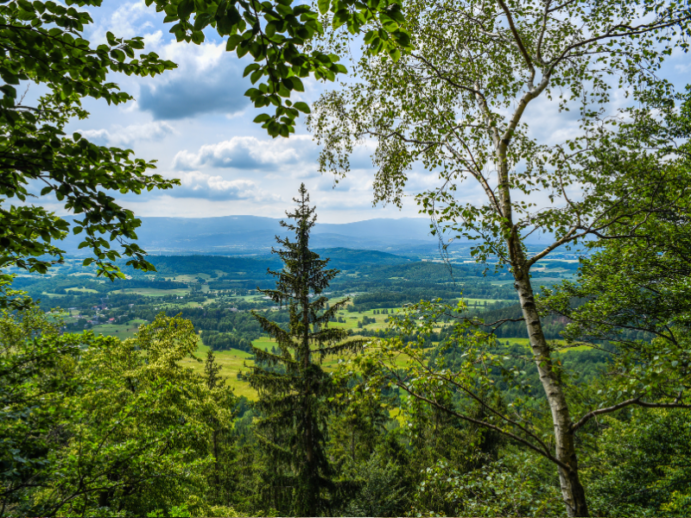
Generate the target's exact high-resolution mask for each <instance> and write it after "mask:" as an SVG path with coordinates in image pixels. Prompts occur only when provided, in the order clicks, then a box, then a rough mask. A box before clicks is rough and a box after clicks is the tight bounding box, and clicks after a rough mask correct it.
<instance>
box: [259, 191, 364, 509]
mask: <svg viewBox="0 0 691 518" xmlns="http://www.w3.org/2000/svg"><path fill="white" fill-rule="evenodd" d="M295 202H296V203H297V204H298V207H297V209H296V210H295V211H294V212H292V213H287V215H288V217H289V218H291V219H293V220H294V221H295V223H285V222H281V225H282V226H284V227H285V228H287V229H289V230H290V231H292V232H294V234H295V241H290V239H288V238H285V239H281V238H277V241H278V242H279V244H281V245H282V247H283V248H282V249H281V250H277V251H276V253H277V254H278V256H279V257H280V258H281V260H282V261H283V264H284V267H283V270H282V271H280V272H270V273H271V274H272V275H274V276H275V277H277V281H276V288H275V289H273V290H260V291H261V292H262V293H264V294H266V295H267V296H269V297H271V300H273V301H274V302H275V303H277V304H279V305H281V306H284V305H287V306H288V311H289V314H290V324H289V328H288V329H287V330H285V329H283V327H281V326H280V325H278V324H277V323H276V322H273V321H271V320H269V319H268V318H267V316H265V315H263V314H260V313H258V312H253V314H254V317H255V318H256V319H257V320H258V321H259V323H260V324H261V326H262V328H263V329H264V330H265V331H266V332H267V333H268V334H269V335H270V336H272V337H273V338H275V339H276V342H277V345H278V349H279V350H278V351H276V352H275V353H272V352H269V351H264V350H262V349H258V348H256V347H255V348H253V352H254V355H255V359H256V364H255V366H254V367H252V368H251V370H250V373H249V375H248V380H249V383H250V385H251V386H252V387H253V388H255V389H256V390H257V392H258V396H259V399H258V401H257V404H256V407H257V409H258V410H259V412H260V413H261V415H262V417H261V418H260V419H259V421H258V422H257V429H258V433H259V436H258V437H259V439H260V442H261V444H262V446H263V448H264V449H265V451H266V455H267V458H268V459H269V460H268V467H269V468H270V469H272V470H275V471H273V472H271V473H267V474H265V477H266V478H265V480H266V483H267V484H268V485H269V486H272V485H273V486H275V485H279V484H280V485H283V486H285V485H289V486H291V487H292V495H294V496H293V497H292V498H287V497H286V496H283V497H282V498H281V499H279V498H277V497H276V496H275V494H272V495H271V496H272V497H273V499H274V502H276V507H277V508H279V509H280V507H279V506H284V505H286V504H289V505H290V507H289V508H288V510H290V511H291V512H293V513H295V514H296V515H298V516H320V515H323V514H324V513H325V512H326V511H328V509H329V508H330V506H331V504H330V498H329V497H330V495H332V493H333V491H334V489H335V486H334V483H333V481H332V476H333V471H332V468H331V466H330V464H329V461H328V459H327V457H326V454H325V448H324V443H325V440H326V437H325V436H326V419H327V413H328V408H329V404H328V400H327V398H329V397H333V395H334V394H335V393H336V391H338V386H337V385H336V384H335V383H334V381H333V380H332V378H331V376H329V375H328V374H327V373H325V372H324V371H323V369H322V368H321V365H320V364H321V362H322V361H323V359H324V357H325V356H327V355H329V354H337V353H343V352H347V351H350V350H353V349H355V348H356V347H358V346H359V345H360V343H361V342H360V341H355V340H350V341H348V340H347V337H348V333H347V332H346V331H345V330H343V329H337V328H329V327H328V323H329V321H331V320H332V319H333V317H334V315H335V314H336V312H337V311H339V310H340V309H342V308H343V307H344V306H345V304H346V303H347V300H343V301H341V302H338V303H336V304H333V305H331V307H330V308H328V309H326V305H327V301H328V299H327V298H326V297H325V296H323V295H322V292H323V291H324V290H325V289H326V288H327V287H328V285H329V281H330V280H331V279H333V278H334V277H335V276H336V275H337V274H338V271H337V270H333V269H331V270H327V269H325V267H326V265H327V263H328V259H320V258H319V255H317V254H316V253H315V252H312V251H311V250H310V249H309V236H310V230H311V228H312V227H313V226H314V224H315V221H316V215H315V214H314V211H315V209H314V208H311V207H309V205H308V203H309V195H308V194H307V190H306V189H305V186H304V184H303V185H301V186H300V191H299V198H296V199H295ZM284 495H285V493H284Z"/></svg>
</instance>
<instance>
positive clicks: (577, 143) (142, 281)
mask: <svg viewBox="0 0 691 518" xmlns="http://www.w3.org/2000/svg"><path fill="white" fill-rule="evenodd" d="M145 4H146V5H147V6H150V7H152V8H154V9H155V10H156V11H157V12H160V13H163V15H164V16H165V19H164V22H165V23H166V24H168V25H169V30H170V33H171V34H173V35H174V37H175V38H176V39H177V41H179V42H184V43H185V44H188V45H199V44H201V43H202V42H203V41H204V39H205V31H206V34H208V33H209V32H210V31H214V32H215V33H217V34H218V35H219V36H220V37H222V38H224V40H225V41H226V50H227V51H228V52H230V53H233V54H234V55H235V56H237V57H238V58H244V61H243V63H248V62H249V64H247V65H246V68H245V75H246V76H249V78H250V80H251V82H252V84H253V85H254V86H253V87H252V88H250V89H249V90H248V91H247V92H246V94H245V95H246V96H247V97H248V98H249V99H250V101H251V103H252V105H253V106H254V108H256V109H257V110H258V114H257V116H256V118H255V123H257V124H259V125H261V128H262V129H263V130H264V131H266V134H267V135H268V136H270V137H273V138H288V139H290V138H291V135H292V134H293V133H295V132H296V127H297V126H298V124H303V123H304V124H306V127H307V128H308V130H309V131H310V132H311V134H312V135H313V136H314V139H315V140H316V141H317V142H318V143H319V144H320V146H321V148H320V149H321V154H320V155H319V159H318V166H319V168H320V170H321V172H322V173H324V174H330V175H333V176H334V178H335V179H336V180H338V179H341V178H345V177H347V176H348V175H349V174H351V164H350V159H351V156H352V154H353V153H354V152H355V150H356V148H357V147H358V146H359V145H360V144H363V143H365V142H367V143H369V144H371V145H372V146H374V147H373V148H372V149H374V153H373V155H372V163H373V165H374V173H373V174H374V180H373V192H372V196H373V199H374V201H375V203H382V204H393V205H394V206H400V205H401V203H402V200H403V197H404V195H406V193H408V192H409V187H410V184H411V183H414V182H412V180H411V171H412V168H413V167H414V166H415V167H420V166H421V167H423V168H424V169H425V171H427V172H428V173H429V175H430V177H431V178H433V179H434V181H435V183H434V185H433V187H430V188H429V189H428V190H426V191H422V192H415V193H414V195H415V201H416V202H417V205H418V208H419V212H420V214H422V215H424V216H426V217H428V218H429V220H430V228H431V232H432V233H433V234H435V235H439V236H440V244H439V253H438V260H435V261H423V260H418V259H419V258H412V257H403V256H396V255H392V254H381V253H379V254H373V253H369V254H368V253H367V251H357V252H352V251H349V250H343V249H320V250H315V249H314V248H313V247H312V246H311V245H310V235H311V232H312V230H313V227H314V225H315V224H316V221H317V214H318V210H319V207H315V206H314V205H312V204H311V202H310V198H309V193H308V192H307V189H306V188H305V185H304V184H303V185H301V186H300V188H299V189H296V192H295V193H294V195H295V198H294V204H293V205H292V206H287V207H285V209H286V217H285V218H284V220H283V222H282V226H283V227H282V228H283V230H284V231H285V235H283V237H277V238H276V241H277V242H276V244H275V247H274V253H273V254H272V255H270V256H268V255H267V256H266V257H255V258H247V257H222V256H199V257H192V256H174V255H169V256H153V255H148V254H147V252H146V251H145V250H143V249H142V248H141V247H140V246H139V245H138V244H137V229H138V228H139V227H140V224H141V221H140V220H139V219H138V218H137V217H136V215H135V214H134V213H133V212H132V211H131V210H129V209H127V208H126V207H124V206H122V205H121V204H120V203H119V202H118V200H117V199H116V198H115V197H114V193H116V192H119V193H121V194H123V195H124V194H128V193H129V194H130V195H133V196H136V195H138V194H141V193H142V192H144V191H151V190H154V189H160V190H168V189H175V188H176V187H177V186H179V185H180V181H179V180H175V179H168V178H166V177H164V176H162V175H159V174H156V173H155V163H154V162H152V161H147V160H144V159H141V158H138V157H136V156H135V155H134V153H133V151H131V150H128V149H121V148H118V147H108V146H102V145H98V144H96V143H94V142H91V141H89V140H88V139H87V138H85V137H84V136H82V135H81V134H79V133H72V134H68V133H67V131H66V129H65V128H66V126H67V124H68V123H69V122H70V121H72V120H75V119H82V120H83V119H86V118H88V117H89V114H88V112H87V111H86V110H85V108H84V105H83V103H84V102H85V100H86V99H97V100H100V101H102V102H107V103H109V104H115V105H119V104H124V103H127V102H128V101H130V100H132V96H130V95H129V94H128V93H126V92H123V91H121V90H120V88H119V86H118V85H117V83H114V82H112V81H111V79H112V77H117V76H116V74H127V75H136V76H142V77H143V76H151V77H157V76H161V75H164V74H166V72H167V71H170V70H172V69H174V68H175V67H176V64H175V63H173V62H171V61H168V60H164V59H161V58H160V57H159V56H158V55H156V54H155V53H151V52H149V53H147V52H146V49H145V44H144V39H143V38H142V37H133V38H123V37H119V36H118V35H115V34H112V33H108V34H107V38H106V39H107V43H102V44H99V45H94V44H92V42H90V41H88V39H86V37H85V36H84V34H85V30H84V28H85V26H87V25H89V24H92V23H93V19H92V17H91V14H89V13H90V12H93V11H94V10H96V9H99V8H100V6H101V0H64V2H56V1H43V0H35V1H33V2H32V1H29V0H0V19H2V23H0V42H1V44H0V78H1V79H2V85H0V92H2V99H1V101H0V125H1V126H2V131H0V144H1V149H2V152H1V153H0V245H1V247H2V248H1V249H0V269H1V270H0V468H1V469H0V515H1V516H149V517H159V516H160V517H167V516H542V517H544V516H613V517H614V516H689V515H690V514H691V400H689V393H688V391H689V389H690V387H691V341H690V339H689V334H688V332H689V326H690V325H691V291H690V290H691V283H689V276H690V275H691V269H690V268H691V267H690V266H689V265H690V264H691V261H690V260H689V256H690V254H691V219H690V214H689V212H690V211H691V194H690V192H689V188H691V167H690V166H691V154H690V150H691V147H690V146H691V145H690V144H689V134H690V133H691V88H690V87H688V86H687V85H685V84H674V83H673V82H671V81H670V80H667V79H665V78H664V74H663V71H664V62H665V60H668V59H670V56H674V55H680V54H684V53H686V52H687V51H688V48H689V38H690V37H691V7H690V6H689V5H688V3H687V2H685V1H680V0H631V1H628V2H623V1H622V0H566V1H563V2H555V1H553V0H433V1H429V0H426V1H420V0H386V1H383V0H318V1H317V2H316V3H314V4H312V3H298V2H293V1H292V0H267V1H263V2H260V1H259V0H235V1H233V0H145ZM355 48H357V49H359V51H358V52H356V53H353V52H352V49H355ZM342 59H343V60H344V61H343V62H342V61H341V60H342ZM248 60H249V61H248ZM346 60H347V61H346ZM346 65H347V67H346ZM307 78H309V80H310V81H312V80H316V81H321V82H323V83H324V84H326V85H327V86H328V89H327V90H326V91H325V93H323V94H322V95H321V96H320V97H319V99H318V100H317V101H316V102H314V103H313V104H312V105H308V104H307V103H305V102H301V101H295V97H294V94H295V93H296V92H303V91H304V89H305V86H304V84H303V79H304V80H307ZM28 83H35V84H38V85H40V86H41V88H43V90H42V91H45V93H44V94H43V95H42V96H41V97H40V98H39V99H38V101H37V102H36V103H35V104H32V105H29V104H25V98H24V96H22V95H21V94H20V92H21V91H22V88H23V87H24V85H25V84H28ZM617 96H623V98H624V99H626V102H624V103H621V102H618V103H613V99H614V98H615V97H617ZM291 97H292V100H291ZM541 103H542V104H541ZM545 103H547V104H548V103H552V105H553V106H556V109H557V110H558V111H559V112H561V113H567V112H570V114H571V117H572V118H575V120H577V122H578V127H579V132H578V133H577V135H576V136H575V137H572V138H570V139H565V140H564V141H561V142H557V143H554V142H552V141H551V140H545V139H544V138H542V137H540V136H539V135H540V133H539V132H537V131H536V129H537V128H534V127H533V126H532V125H531V124H532V121H533V118H532V115H533V114H534V112H535V111H536V110H539V109H542V108H539V107H540V106H542V107H544V106H545V105H546V104H545ZM612 106H618V108H612ZM471 188H473V189H476V190H477V192H479V193H481V198H478V200H476V201H474V202H473V203H467V202H466V201H464V200H466V199H467V198H463V196H461V193H463V192H464V191H465V190H467V189H471ZM46 196H52V197H54V198H55V199H56V200H57V203H59V204H60V205H61V206H62V207H64V209H65V210H66V211H68V212H69V213H70V214H72V215H73V218H72V219H70V220H69V221H68V219H65V218H62V217H59V216H57V215H56V214H55V213H53V212H51V211H50V210H48V209H47V208H45V207H44V206H43V205H41V204H40V203H39V200H37V198H38V197H46ZM545 200H548V201H549V203H546V202H545ZM68 234H70V235H76V236H80V239H81V243H80V245H79V247H80V249H81V250H83V251H84V252H86V253H87V254H88V255H87V256H86V257H85V258H79V259H75V258H74V257H70V256H69V255H68V254H66V252H64V251H63V250H62V249H61V247H60V243H61V241H62V240H64V239H65V238H66V236H67V235H68ZM535 234H540V235H543V236H545V237H546V238H548V239H549V241H548V242H545V241H544V240H543V241H542V243H543V244H542V245H540V246H535V245H533V244H531V243H532V242H531V241H530V238H531V235H535ZM449 237H450V238H451V239H452V240H458V241H463V242H469V243H470V245H469V250H470V254H471V257H472V258H473V261H474V262H472V261H471V262H467V263H466V262H464V263H452V261H451V260H450V258H449V255H448V252H449V250H450V248H449V247H450V246H451V245H450V244H449V240H448V238H449ZM564 250H577V251H578V256H579V259H578V260H577V261H571V260H566V259H564V258H563V256H562V255H560V254H562V253H563V251H564ZM267 270H268V272H267ZM238 271H241V274H242V275H240V274H238V273H237V272H238ZM233 362H235V363H233ZM232 365H234V366H232Z"/></svg>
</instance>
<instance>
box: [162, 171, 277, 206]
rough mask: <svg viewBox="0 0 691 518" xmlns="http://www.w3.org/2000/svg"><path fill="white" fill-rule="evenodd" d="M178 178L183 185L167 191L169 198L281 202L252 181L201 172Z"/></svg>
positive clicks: (182, 175) (183, 174) (187, 173)
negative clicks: (230, 178) (228, 178)
mask: <svg viewBox="0 0 691 518" xmlns="http://www.w3.org/2000/svg"><path fill="white" fill-rule="evenodd" d="M178 176H179V179H180V182H181V184H182V185H180V186H179V187H175V188H174V189H172V190H170V191H166V194H168V195H169V196H173V197H176V198H204V199H209V200H253V201H257V202H262V201H271V200H280V196H278V195H275V194H270V193H267V192H265V191H263V190H261V189H259V188H258V187H257V185H256V184H255V183H254V182H252V181H251V180H244V179H238V180H226V179H224V178H223V177H221V176H212V175H209V174H206V173H202V172H199V171H190V172H186V173H182V174H180V175H178Z"/></svg>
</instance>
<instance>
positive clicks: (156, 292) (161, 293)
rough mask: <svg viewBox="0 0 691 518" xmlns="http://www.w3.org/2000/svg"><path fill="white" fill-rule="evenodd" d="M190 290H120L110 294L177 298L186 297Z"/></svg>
mask: <svg viewBox="0 0 691 518" xmlns="http://www.w3.org/2000/svg"><path fill="white" fill-rule="evenodd" d="M189 292H190V290H188V289H185V288H179V289H174V290H159V289H156V288H125V289H122V290H116V291H112V292H111V293H132V294H134V295H145V296H147V297H163V296H166V295H175V296H177V297H180V296H183V295H187V294H188V293H189Z"/></svg>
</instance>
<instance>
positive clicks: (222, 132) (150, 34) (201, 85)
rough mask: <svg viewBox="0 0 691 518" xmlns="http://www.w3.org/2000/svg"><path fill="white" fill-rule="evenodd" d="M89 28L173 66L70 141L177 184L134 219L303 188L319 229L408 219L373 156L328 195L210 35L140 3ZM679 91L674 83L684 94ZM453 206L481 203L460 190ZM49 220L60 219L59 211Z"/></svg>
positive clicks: (281, 203)
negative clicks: (186, 29) (265, 122)
mask: <svg viewBox="0 0 691 518" xmlns="http://www.w3.org/2000/svg"><path fill="white" fill-rule="evenodd" d="M90 11H91V14H92V17H93V19H94V21H95V23H94V24H93V25H91V26H89V27H87V29H86V34H87V36H88V38H89V39H90V40H91V41H92V44H94V45H96V44H98V43H100V42H102V41H105V34H106V32H107V31H112V32H113V33H114V34H115V35H116V36H118V37H133V36H143V37H144V39H145V42H146V49H145V50H146V51H154V52H156V53H158V54H159V55H160V56H161V57H163V58H166V59H170V60H172V61H174V62H175V63H177V64H178V68H177V69H176V70H173V71H169V72H166V73H164V74H163V75H162V76H157V77H156V78H137V77H127V76H124V75H112V76H111V77H109V80H110V81H113V82H117V83H118V84H119V85H120V87H121V88H122V89H123V90H124V91H127V92H129V93H130V94H131V95H133V96H134V98H135V101H131V102H129V103H127V104H125V105H120V106H108V105H107V104H106V103H105V102H103V101H99V100H91V99H89V100H87V101H86V102H85V107H86V108H87V109H88V110H89V111H90V113H91V116H90V118H89V119H88V120H82V121H74V122H73V123H71V124H70V125H69V126H68V128H67V129H68V131H79V132H80V133H82V134H83V135H84V136H86V137H88V138H89V139H90V140H92V141H94V142H96V143H98V144H102V145H111V146H118V147H127V148H130V149H133V150H134V152H135V155H136V156H138V157H141V158H145V159H148V160H154V159H155V160H157V162H158V164H157V166H158V171H157V172H158V173H159V174H162V175H163V176H165V177H169V178H179V179H180V180H181V182H182V185H181V186H179V187H177V188H175V189H173V190H172V191H161V192H152V193H147V194H143V195H141V196H125V197H123V198H120V201H121V202H122V203H123V205H125V206H127V207H128V208H131V209H132V210H134V212H135V214H136V215H138V216H166V217H214V216H227V215H255V216H267V217H275V218H279V217H281V216H283V215H284V212H285V210H287V209H290V208H291V206H292V204H293V203H292V201H291V199H292V198H293V197H294V196H295V194H296V192H297V188H298V187H299V185H300V183H301V182H304V183H305V185H306V186H307V188H308V190H309V192H310V194H311V199H312V202H313V203H314V204H315V205H316V206H317V210H318V214H319V219H320V221H323V222H328V223H347V222H352V221H360V220H366V219H372V218H400V217H416V216H418V214H417V207H416V204H415V202H414V200H413V199H412V196H407V197H406V198H405V199H404V203H403V208H402V210H399V209H397V208H396V207H392V206H386V207H383V206H381V205H378V206H376V207H373V206H372V199H373V193H372V180H373V177H374V172H375V170H374V168H373V167H372V163H371V159H370V154H371V153H372V151H373V149H374V148H373V147H372V146H363V147H362V148H359V149H358V150H357V151H356V152H355V154H354V156H353V157H352V160H351V163H352V169H353V171H352V172H351V173H350V175H349V176H348V177H347V178H346V179H345V180H342V181H341V182H340V183H339V184H338V185H337V186H335V188H334V181H333V178H332V177H330V176H322V175H320V174H319V173H318V171H317V164H316V159H317V156H318V153H319V149H318V147H317V145H316V143H315V142H314V141H313V139H312V137H311V135H310V134H309V133H308V132H307V130H306V128H305V127H304V117H303V118H302V119H301V122H300V123H299V124H298V127H297V128H296V134H294V135H292V136H291V137H290V138H289V139H284V138H277V139H272V138H270V137H269V136H267V135H266V133H265V132H264V130H262V129H261V127H260V125H258V124H254V123H252V119H254V117H256V115H257V114H258V113H260V111H258V110H255V109H254V108H253V107H252V106H251V105H250V104H249V102H248V99H247V98H246V97H244V95H243V93H244V92H245V91H246V90H247V88H249V87H250V83H249V80H248V79H244V78H242V71H243V69H244V67H245V66H246V65H247V64H248V63H249V61H245V60H238V59H237V57H236V56H235V54H234V53H229V52H226V51H225V43H224V42H223V41H221V40H220V39H219V38H218V37H216V39H214V37H213V34H212V33H209V35H210V37H209V38H207V41H205V42H204V43H203V44H201V45H194V44H188V43H184V42H183V43H177V42H175V40H174V37H173V36H172V35H171V34H169V32H168V30H169V27H168V26H166V25H164V24H163V15H162V14H161V13H156V12H155V9H154V7H146V6H145V4H144V2H143V1H131V2H128V1H123V0H105V1H104V2H103V5H102V6H101V7H99V8H91V9H90ZM670 61H671V62H670V65H669V66H668V68H667V71H668V73H669V74H671V76H676V77H678V78H679V79H680V80H682V79H683V77H684V76H685V75H686V73H687V72H688V70H689V69H691V66H689V65H690V64H691V59H689V57H688V56H685V55H675V56H673V57H672V59H671V60H670ZM304 83H305V92H304V93H301V94H298V95H297V96H294V98H293V99H294V100H302V101H306V102H308V103H309V102H313V101H315V100H316V99H317V97H318V96H319V94H320V93H321V92H323V91H325V90H326V89H328V88H333V87H334V86H335V85H334V84H333V83H327V84H324V83H319V82H317V81H314V80H311V79H310V80H307V81H305V82H304ZM682 84H683V83H682ZM531 124H532V125H533V127H535V128H536V131H538V132H539V133H542V134H544V135H549V136H550V138H551V139H558V140H563V139H564V138H567V137H568V136H570V135H571V132H572V131H573V130H574V127H575V126H574V125H575V121H574V119H573V117H572V116H569V115H568V114H562V115H559V114H557V112H556V110H555V107H554V106H550V105H548V104H546V103H543V104H539V103H538V104H537V105H536V106H535V107H534V108H533V113H532V121H531ZM435 182H436V175H434V174H433V173H429V172H426V171H424V170H422V169H421V168H414V169H413V171H412V172H411V175H410V182H409V193H411V194H412V193H414V192H420V191H422V190H425V189H428V188H430V187H432V186H434V185H435ZM468 187H469V188H468V189H467V190H464V192H463V193H462V196H463V197H464V198H465V199H466V200H467V201H473V200H474V199H477V200H480V198H481V193H480V192H479V190H478V189H477V188H476V187H475V186H470V184H469V185H468ZM55 209H57V210H58V211H59V207H58V206H57V205H56V207H55Z"/></svg>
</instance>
